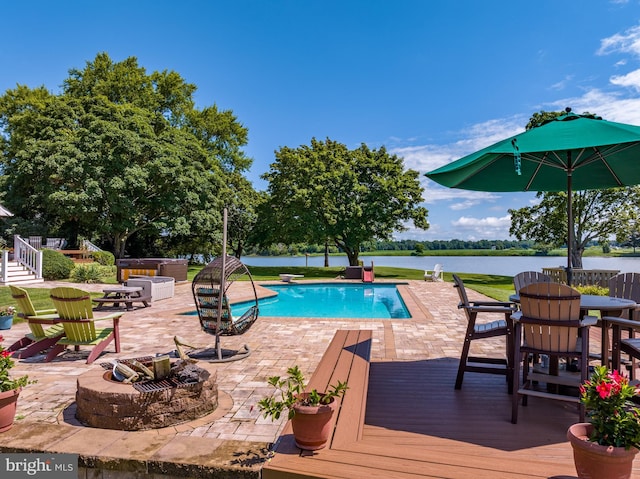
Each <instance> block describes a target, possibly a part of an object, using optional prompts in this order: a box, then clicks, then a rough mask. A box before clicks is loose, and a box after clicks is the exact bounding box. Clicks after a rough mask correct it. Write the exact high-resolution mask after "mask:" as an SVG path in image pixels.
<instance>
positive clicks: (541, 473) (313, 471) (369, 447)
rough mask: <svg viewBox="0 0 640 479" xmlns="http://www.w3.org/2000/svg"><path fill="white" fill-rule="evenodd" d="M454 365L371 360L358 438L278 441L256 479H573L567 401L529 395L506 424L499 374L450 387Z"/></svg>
mask: <svg viewBox="0 0 640 479" xmlns="http://www.w3.org/2000/svg"><path fill="white" fill-rule="evenodd" d="M456 368H457V361H456V360H452V359H434V360H425V361H415V362H414V361H406V362H401V361H394V362H372V363H371V365H370V380H369V389H368V398H367V404H366V416H365V421H364V427H363V433H362V438H361V439H360V440H354V441H351V442H349V443H344V442H343V443H341V444H331V446H329V447H328V448H325V449H323V450H320V451H317V452H316V453H315V454H311V453H303V454H300V451H299V450H298V449H297V448H295V446H293V441H292V439H291V436H289V435H284V436H282V437H281V439H280V444H279V445H278V451H279V452H278V453H276V455H275V457H274V458H273V459H272V460H271V462H270V464H268V465H267V466H265V468H264V469H263V477H264V478H265V479H273V478H286V479H293V478H312V477H322V478H353V479H357V478H363V479H364V478H366V479H372V478H398V479H404V478H419V477H420V478H451V479H467V478H474V479H503V478H504V479H510V478H553V479H567V478H575V477H576V471H575V468H574V465H573V458H572V450H571V446H570V445H569V443H568V442H567V440H566V430H567V428H568V427H569V425H571V424H572V423H574V422H577V417H578V415H577V409H576V406H575V405H574V404H569V403H563V402H561V401H550V400H547V399H540V398H535V397H532V398H529V405H528V406H527V407H522V406H521V409H520V415H519V422H518V424H515V425H514V424H511V422H510V419H511V396H509V395H508V394H507V391H506V390H507V387H506V382H505V378H504V377H501V376H494V375H488V374H474V373H467V374H465V380H464V384H463V386H462V390H461V391H455V390H454V387H453V385H454V381H455V373H456ZM339 421H340V419H339ZM632 477H633V478H636V479H638V478H640V463H638V461H636V468H635V469H634V475H633V476H632Z"/></svg>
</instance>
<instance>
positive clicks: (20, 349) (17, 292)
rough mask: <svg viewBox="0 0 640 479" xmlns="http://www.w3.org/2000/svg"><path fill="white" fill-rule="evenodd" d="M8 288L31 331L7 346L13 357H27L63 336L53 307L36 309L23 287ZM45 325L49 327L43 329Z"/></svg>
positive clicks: (20, 314)
mask: <svg viewBox="0 0 640 479" xmlns="http://www.w3.org/2000/svg"><path fill="white" fill-rule="evenodd" d="M9 290H10V291H11V297H12V298H13V299H14V300H15V301H16V302H17V303H18V308H17V309H18V316H19V317H20V318H23V319H25V320H26V321H27V323H28V326H29V329H30V331H31V332H29V333H27V334H26V335H25V336H24V337H23V338H21V339H19V340H18V341H16V342H15V343H13V344H12V345H11V346H9V347H8V348H7V351H9V352H12V353H13V354H12V356H13V357H14V358H18V359H24V358H29V357H31V356H33V355H35V354H38V353H39V352H40V351H44V350H45V349H48V348H50V347H51V346H53V345H54V344H56V342H57V341H58V339H60V338H61V337H62V336H64V328H63V327H62V325H61V324H59V323H58V313H57V312H56V310H55V309H42V310H36V309H35V308H34V307H33V303H32V302H31V298H30V297H29V293H27V291H26V290H25V289H23V288H19V287H18V286H14V285H9ZM46 325H50V327H49V328H46V329H45V326H46Z"/></svg>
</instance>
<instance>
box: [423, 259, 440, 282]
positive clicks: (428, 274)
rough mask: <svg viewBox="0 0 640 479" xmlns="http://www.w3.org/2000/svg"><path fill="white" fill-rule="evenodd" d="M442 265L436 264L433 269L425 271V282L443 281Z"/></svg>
mask: <svg viewBox="0 0 640 479" xmlns="http://www.w3.org/2000/svg"><path fill="white" fill-rule="evenodd" d="M443 271H444V270H443V267H442V264H440V263H438V264H436V265H435V266H434V267H433V269H427V270H425V271H424V280H425V281H442V273H443Z"/></svg>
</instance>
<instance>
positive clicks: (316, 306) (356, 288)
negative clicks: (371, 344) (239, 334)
mask: <svg viewBox="0 0 640 479" xmlns="http://www.w3.org/2000/svg"><path fill="white" fill-rule="evenodd" d="M264 287H265V288H268V289H270V290H272V291H275V292H277V293H278V295H277V296H273V297H270V298H264V299H261V300H260V301H259V302H258V305H259V307H260V316H282V317H298V318H377V319H408V318H411V314H410V313H409V310H408V309H407V307H406V305H405V303H404V301H403V300H402V296H401V295H400V293H399V292H398V288H397V287H396V285H395V284H353V283H347V284H342V283H341V284H337V283H323V284H318V283H314V284H288V285H264ZM253 304H254V303H253V302H246V303H236V304H233V305H232V311H233V315H234V316H240V315H241V314H242V313H243V312H244V311H246V310H247V309H248V308H249V307H250V306H251V305H253Z"/></svg>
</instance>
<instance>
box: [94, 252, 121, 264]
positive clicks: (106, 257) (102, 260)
mask: <svg viewBox="0 0 640 479" xmlns="http://www.w3.org/2000/svg"><path fill="white" fill-rule="evenodd" d="M91 257H92V258H93V260H94V261H95V262H96V263H98V264H101V265H102V266H113V265H114V264H116V258H115V256H113V253H111V252H109V251H92V252H91Z"/></svg>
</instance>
